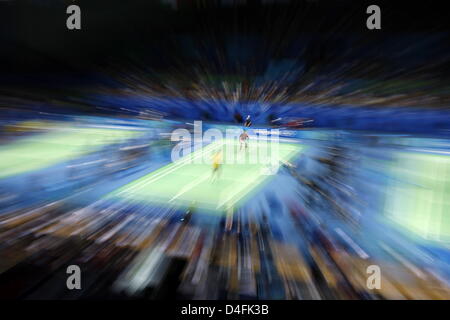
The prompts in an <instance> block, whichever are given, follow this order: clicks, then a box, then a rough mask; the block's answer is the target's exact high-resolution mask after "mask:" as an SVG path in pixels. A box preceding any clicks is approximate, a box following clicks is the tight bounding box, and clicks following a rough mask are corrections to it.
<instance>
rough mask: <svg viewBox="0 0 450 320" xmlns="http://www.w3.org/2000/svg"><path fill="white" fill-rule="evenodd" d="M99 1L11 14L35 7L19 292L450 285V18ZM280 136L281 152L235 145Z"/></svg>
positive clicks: (11, 135)
mask: <svg viewBox="0 0 450 320" xmlns="http://www.w3.org/2000/svg"><path fill="white" fill-rule="evenodd" d="M94 2H95V1H89V3H88V2H83V1H77V4H79V5H80V7H81V9H82V12H83V14H84V13H85V12H86V13H87V12H89V14H87V15H86V18H84V16H83V20H82V21H83V25H82V29H81V30H80V31H73V32H71V31H67V30H66V29H65V25H64V24H62V26H61V28H63V29H59V27H58V26H57V24H58V23H60V21H63V20H64V19H62V18H61V17H59V18H54V17H53V14H55V15H57V14H58V12H60V9H61V7H62V6H63V4H62V3H63V2H62V1H55V3H54V4H51V3H50V2H48V1H36V2H33V1H29V5H30V6H31V9H33V10H31V13H30V11H28V10H23V7H22V5H21V4H20V3H18V2H16V1H9V2H8V4H7V5H5V7H6V8H5V10H0V16H1V17H3V16H4V19H3V18H2V19H0V21H3V23H6V22H8V21H9V22H10V23H11V18H9V16H14V17H17V16H18V17H21V18H22V19H17V22H15V23H16V24H14V26H15V27H14V28H11V30H10V29H8V28H1V29H0V30H1V31H2V32H1V34H0V35H1V36H2V37H1V43H2V44H4V50H1V52H0V61H1V63H2V68H1V72H0V298H3V299H4V298H8V299H11V298H15V299H450V280H449V279H450V247H449V244H450V200H449V199H450V108H449V107H450V105H449V102H450V89H449V88H450V85H449V84H450V81H449V80H450V78H449V73H448V66H449V65H450V50H449V49H450V48H449V44H450V41H448V40H449V34H448V32H447V31H448V30H446V29H445V28H444V27H442V28H441V25H440V24H439V23H440V22H442V21H444V20H439V17H438V15H436V16H432V18H433V21H434V22H433V23H435V25H433V27H432V28H431V29H430V30H431V31H430V32H429V33H427V34H425V33H420V32H418V31H417V29H415V28H414V26H415V25H414V23H415V21H422V20H420V19H414V17H416V16H414V13H410V14H409V15H408V14H405V15H404V17H407V20H408V21H410V22H411V24H412V25H410V27H411V28H410V29H408V28H406V29H401V30H396V32H392V33H390V32H388V31H385V30H389V27H392V22H391V24H389V21H390V16H389V14H388V13H389V12H397V11H394V10H391V11H389V10H388V9H389V8H390V7H389V6H388V7H386V6H382V8H383V10H385V9H386V8H387V9H386V15H384V13H383V20H382V21H383V28H384V29H383V32H381V31H380V32H374V33H365V32H366V31H367V30H364V32H354V30H355V28H356V29H357V30H360V29H359V28H365V24H364V23H361V27H358V26H357V24H358V23H360V22H361V21H363V22H365V18H366V17H365V16H364V15H365V14H366V13H365V7H363V6H359V5H358V7H352V8H355V9H352V10H350V9H349V8H350V7H348V6H347V1H336V4H329V2H327V3H326V4H325V3H324V2H322V1H288V0H286V1H279V2H277V1H248V3H253V4H254V5H249V6H246V5H244V4H243V3H247V1H211V2H208V1H130V5H129V6H127V7H124V6H123V5H122V6H121V5H120V4H123V3H124V2H123V1H119V2H120V3H119V2H118V1H116V0H111V1H108V3H109V7H108V10H103V11H102V10H99V9H98V8H96V6H95V5H94V4H92V3H94ZM132 2H133V4H131V3H132ZM210 3H211V5H210ZM263 3H264V5H263ZM337 3H339V4H337ZM100 7H101V6H100ZM407 9H408V8H406V9H402V10H407ZM438 9H439V8H438V7H436V8H435V10H436V12H438V11H439V10H438ZM58 10H59V11H58ZM99 11H102V12H101V13H102V15H100V13H99ZM62 12H63V14H64V12H65V11H64V10H62ZM105 12H108V14H106V13H105ZM357 12H361V17H363V18H361V17H360V16H358V13H357ZM383 12H384V11H383ZM442 12H444V14H445V13H446V12H447V11H445V10H442ZM219 13H220V14H219ZM97 15H98V16H101V17H104V19H98V20H96V19H93V17H97ZM37 17H41V18H42V19H41V20H39V22H37V21H35V20H33V19H37ZM360 18H361V19H360ZM399 19H400V18H399ZM445 19H446V20H445V21H448V17H447V16H446V17H445ZM5 21H6V22H5ZM22 21H27V23H30V25H32V26H35V27H33V28H35V29H34V30H31V29H33V28H31V27H30V26H29V25H28V24H25V22H22ZM32 22H34V23H32ZM417 23H419V22H417ZM421 23H422V26H423V27H424V28H425V27H426V26H427V24H426V21H422V22H421ZM3 30H10V31H11V32H10V33H8V32H9V31H8V32H7V34H4V32H3ZM50 31H51V32H50ZM49 32H50V34H51V36H49V35H48V34H49ZM76 32H78V33H76ZM80 48H83V50H81V49H80ZM2 49H3V47H2ZM197 121H201V127H202V132H201V134H200V135H201V136H200V137H197V136H196V135H195V132H196V130H195V129H196V128H195V127H194V122H195V125H197V123H199V122H197ZM177 129H183V130H181V131H177V132H184V133H186V134H185V136H183V137H182V138H180V139H178V140H176V139H173V136H174V132H176V131H175V130H177ZM197 129H198V128H197ZM209 129H215V130H218V132H220V133H222V135H223V136H224V137H225V132H226V131H227V129H235V130H237V132H239V135H238V136H237V137H236V139H234V140H233V139H231V140H222V141H207V140H206V139H201V138H202V137H204V133H205V132H206V131H207V130H209ZM244 130H245V131H244ZM265 130H267V131H265ZM271 130H273V131H271ZM275 130H278V131H277V132H279V136H277V141H278V142H279V145H278V148H277V150H278V151H277V152H278V153H277V154H276V161H277V162H276V163H275V164H274V163H270V164H268V163H260V162H255V163H247V162H245V161H243V162H242V163H239V162H237V163H235V162H232V161H231V160H230V159H229V158H228V157H227V155H229V154H231V155H232V156H233V159H237V158H239V157H241V158H242V159H247V158H252V157H256V156H259V155H261V154H263V153H264V152H265V151H266V149H268V147H267V146H266V145H265V143H267V140H265V138H266V136H265V135H268V134H269V133H270V135H271V134H272V133H271V132H275ZM268 132H269V133H268ZM278 138H279V139H278ZM227 139H228V138H227ZM180 145H182V146H189V147H193V146H194V145H195V146H196V148H186V149H185V150H188V151H187V152H185V153H183V154H182V157H181V158H180V159H178V160H176V161H174V159H173V153H174V150H177V149H176V148H177V147H179V146H180ZM190 151H192V152H191V153H190ZM200 158H201V159H203V160H204V161H199V162H198V163H197V162H196V161H192V160H193V159H194V160H195V159H200ZM71 265H76V266H79V267H80V270H81V279H82V280H81V287H82V288H81V290H76V289H75V290H69V289H68V288H67V286H66V280H67V277H68V274H67V272H66V271H67V268H68V266H71ZM377 270H378V271H379V273H377ZM377 277H378V278H377Z"/></svg>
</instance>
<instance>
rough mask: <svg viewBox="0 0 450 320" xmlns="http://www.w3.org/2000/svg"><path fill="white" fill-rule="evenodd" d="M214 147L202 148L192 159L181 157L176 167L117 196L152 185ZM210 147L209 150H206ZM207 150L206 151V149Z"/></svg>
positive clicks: (187, 156)
mask: <svg viewBox="0 0 450 320" xmlns="http://www.w3.org/2000/svg"><path fill="white" fill-rule="evenodd" d="M223 144H224V143H223V142H222V143H221V144H220V145H219V146H217V147H220V146H222V145H223ZM213 145H216V144H215V143H213V144H211V145H209V146H207V147H205V148H202V149H201V150H199V151H200V153H199V154H197V155H196V156H194V157H192V156H190V155H186V156H185V157H183V159H184V160H180V162H179V163H177V164H176V165H174V166H173V167H170V165H169V166H168V167H167V168H166V169H165V170H163V171H161V172H159V173H157V174H156V175H155V176H154V177H153V178H151V179H150V180H145V179H144V180H143V181H142V182H140V183H139V184H136V185H134V186H131V187H128V188H127V189H124V190H123V191H121V192H119V193H118V194H123V193H130V192H132V191H135V190H136V189H142V188H144V187H145V186H146V185H148V184H149V183H153V182H155V181H157V180H159V179H161V178H162V177H165V176H166V175H168V174H169V173H172V172H173V171H175V170H178V169H180V168H182V167H184V166H186V165H187V164H189V163H190V161H192V160H194V159H197V158H200V157H203V156H204V155H205V154H206V153H207V152H209V149H212V146H213ZM208 147H210V148H208ZM207 148H208V149H207Z"/></svg>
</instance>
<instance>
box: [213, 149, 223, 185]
mask: <svg viewBox="0 0 450 320" xmlns="http://www.w3.org/2000/svg"><path fill="white" fill-rule="evenodd" d="M221 164H222V150H219V151H217V152H216V153H214V155H213V158H212V166H213V171H212V180H213V181H215V180H217V179H218V178H219V176H220V165H221Z"/></svg>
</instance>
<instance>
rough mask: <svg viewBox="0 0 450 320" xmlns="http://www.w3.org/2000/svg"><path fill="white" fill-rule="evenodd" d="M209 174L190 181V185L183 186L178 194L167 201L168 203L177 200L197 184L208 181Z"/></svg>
mask: <svg viewBox="0 0 450 320" xmlns="http://www.w3.org/2000/svg"><path fill="white" fill-rule="evenodd" d="M208 177H209V174H205V175H203V176H200V178H198V179H196V180H194V181H192V182H191V183H189V184H187V185H185V186H184V187H183V188H182V189H181V191H180V192H178V193H177V194H176V195H175V196H174V197H173V198H172V199H170V200H169V202H172V201H173V200H175V199H176V198H178V197H179V196H181V195H182V194H184V193H186V192H188V191H190V190H191V189H192V188H194V187H195V186H197V185H198V184H200V183H201V182H203V181H205V180H206V179H208Z"/></svg>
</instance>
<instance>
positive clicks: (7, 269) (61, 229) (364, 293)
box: [0, 119, 450, 299]
mask: <svg viewBox="0 0 450 320" xmlns="http://www.w3.org/2000/svg"><path fill="white" fill-rule="evenodd" d="M95 121H96V123H98V119H96V120H95ZM109 125H111V123H109ZM116 125H117V124H116ZM122 125H123V124H122ZM84 126H85V127H88V125H87V124H86V123H84ZM134 126H135V127H130V128H134V129H142V127H141V124H134ZM158 126H159V127H158ZM158 126H157V125H156V124H152V125H151V126H149V127H148V128H146V129H145V130H142V134H140V135H139V136H137V137H133V138H128V139H126V140H125V141H111V143H110V144H106V145H101V147H98V148H96V149H92V150H90V152H88V153H87V154H83V155H82V156H80V157H77V158H75V159H72V160H71V161H68V162H67V165H65V166H64V168H61V169H58V167H54V168H52V170H50V171H48V170H47V171H45V170H43V171H42V175H41V176H39V172H40V171H38V172H37V173H33V174H32V175H27V174H25V177H23V179H24V181H23V182H21V184H19V185H17V186H15V185H14V183H12V182H11V181H14V179H19V178H17V177H13V178H11V177H6V178H3V179H2V180H1V181H0V182H2V188H1V191H0V192H1V194H0V201H1V206H0V207H1V212H0V297H2V298H23V299H77V298H78V299H104V298H109V299H136V298H138V299H163V298H172V299H175V298H176V299H449V298H450V283H449V281H448V272H449V271H450V265H449V261H450V260H449V257H448V256H445V252H447V251H446V250H448V249H447V247H446V246H445V242H438V243H435V242H434V243H433V244H432V245H429V246H426V245H425V246H424V245H423V244H422V243H421V242H420V241H411V238H410V237H409V236H407V235H404V234H402V233H401V232H400V231H398V229H396V228H394V227H392V226H390V225H389V224H387V223H386V222H385V221H381V220H380V217H382V216H383V212H382V208H383V201H381V200H380V199H377V198H376V195H377V194H376V193H374V192H373V189H379V190H387V189H386V185H385V184H384V183H385V181H384V180H380V179H379V178H375V176H376V175H383V174H388V173H386V172H385V170H383V168H384V167H383V166H381V165H378V166H377V165H374V164H380V162H381V161H384V162H390V163H394V164H395V152H398V151H399V149H400V147H399V145H400V143H397V145H394V144H393V143H392V141H397V142H398V141H404V140H402V139H399V138H397V139H391V140H389V137H387V138H383V137H382V136H378V137H377V136H375V135H370V136H364V135H363V134H357V133H346V134H341V135H339V134H336V133H332V134H324V135H322V138H320V139H319V138H310V139H307V138H305V139H302V141H301V142H302V143H303V144H305V145H308V149H307V151H305V152H302V153H301V154H300V155H299V156H298V157H297V158H295V159H293V160H292V161H290V162H287V163H285V164H284V165H283V167H282V169H281V170H279V172H278V175H277V177H276V178H275V179H283V180H279V181H278V180H276V182H274V186H273V187H272V188H275V189H277V186H276V185H277V184H278V183H283V185H284V186H285V188H284V190H283V192H282V194H283V196H280V193H276V192H273V191H271V189H270V187H268V188H269V189H267V191H266V193H265V194H263V195H261V196H260V198H258V199H257V200H255V201H254V202H256V205H255V206H252V205H246V206H243V207H237V208H233V207H231V208H227V209H226V210H225V211H224V212H223V214H213V215H211V214H209V213H208V212H205V210H202V208H199V207H197V205H196V203H192V204H191V206H190V207H188V208H186V207H182V206H179V205H174V204H167V205H165V206H163V205H161V204H155V203H135V202H133V201H130V200H127V199H122V200H120V199H108V198H106V199H105V198H103V195H104V194H105V193H108V192H109V191H112V190H114V189H115V188H117V187H118V186H120V185H121V184H122V183H123V182H124V181H129V180H126V179H130V180H133V179H135V177H137V176H139V174H142V173H144V172H151V171H152V170H154V169H155V168H157V167H158V166H160V164H158V163H164V161H166V162H167V161H168V159H169V156H170V149H171V147H172V146H173V142H172V141H170V138H168V133H169V132H170V130H171V129H173V128H176V127H189V125H186V124H182V123H180V124H169V123H160V124H158ZM30 127H32V128H33V129H32V130H31V131H33V133H30V132H28V133H27V134H29V135H31V136H35V135H36V134H42V132H41V133H36V132H35V131H36V130H40V129H39V125H37V124H36V123H34V124H30V123H28V124H27V125H26V126H24V127H23V128H25V129H24V130H27V131H28V130H29V129H30ZM55 128H56V129H55ZM55 128H52V129H46V130H47V131H48V130H50V131H52V130H61V129H60V128H59V127H58V126H55ZM14 130H19V129H18V128H15V129H14ZM80 130H81V129H80ZM115 130H123V128H122V129H118V128H116V129H115ZM80 132H81V131H80ZM24 134H25V133H24ZM80 134H81V133H80ZM22 138H23V137H22ZM389 141H390V142H389ZM430 141H431V140H430ZM16 142H18V141H16V140H14V141H12V142H11V141H9V142H5V145H8V143H16ZM19 142H20V140H19ZM403 143H404V145H403V147H402V150H406V148H407V147H408V143H407V142H403ZM409 144H414V143H412V142H411V143H409ZM415 146H417V143H415ZM440 148H441V149H442V143H441V147H440ZM57 170H62V171H63V172H64V174H63V175H62V176H61V177H60V178H58V172H57ZM49 175H50V177H49ZM374 175H375V176H374ZM5 179H6V180H5ZM7 179H9V180H7ZM46 179H47V180H46ZM58 179H59V180H58ZM124 179H125V180H124ZM5 181H6V182H5ZM43 181H48V183H47V184H45V183H43ZM280 181H281V182H280ZM8 185H9V187H8ZM371 188H372V189H371ZM370 200H372V203H371V202H370ZM250 202H251V201H250ZM374 203H375V204H374ZM380 203H381V204H380ZM442 228H446V226H445V225H442ZM430 248H439V250H441V251H439V252H438V253H437V252H436V251H433V250H432V249H430ZM442 251H443V252H444V253H442ZM69 265H78V266H80V268H81V270H82V290H67V288H66V286H65V283H66V279H67V276H68V275H67V273H66V269H67V267H68V266H69ZM373 265H375V266H378V267H379V268H380V270H381V287H380V288H378V289H373V288H371V287H370V286H369V285H368V277H369V276H370V274H369V273H368V271H367V270H368V267H369V266H373Z"/></svg>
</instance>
